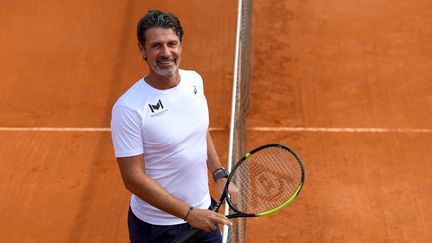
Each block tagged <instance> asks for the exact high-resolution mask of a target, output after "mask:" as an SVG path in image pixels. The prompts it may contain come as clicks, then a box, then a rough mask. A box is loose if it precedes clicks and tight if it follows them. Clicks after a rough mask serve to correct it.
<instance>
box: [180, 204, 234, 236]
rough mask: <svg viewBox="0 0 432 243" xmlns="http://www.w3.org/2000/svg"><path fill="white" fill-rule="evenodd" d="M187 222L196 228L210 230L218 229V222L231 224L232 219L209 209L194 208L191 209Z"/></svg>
mask: <svg viewBox="0 0 432 243" xmlns="http://www.w3.org/2000/svg"><path fill="white" fill-rule="evenodd" d="M187 222H188V223H189V224H190V225H191V226H192V227H194V228H197V229H200V230H203V231H205V232H210V231H214V230H216V225H217V224H223V225H228V226H231V222H230V220H229V219H228V218H227V217H225V216H224V215H222V214H219V213H216V212H213V211H210V210H208V209H194V210H192V211H191V213H190V215H189V217H188V220H187Z"/></svg>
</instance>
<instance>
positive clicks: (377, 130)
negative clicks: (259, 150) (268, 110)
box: [248, 127, 432, 133]
mask: <svg viewBox="0 0 432 243" xmlns="http://www.w3.org/2000/svg"><path fill="white" fill-rule="evenodd" d="M248 130H251V131H258V132H327V133H432V129H422V128H336V127H335V128H329V127H326V128H324V127H251V128H248Z"/></svg>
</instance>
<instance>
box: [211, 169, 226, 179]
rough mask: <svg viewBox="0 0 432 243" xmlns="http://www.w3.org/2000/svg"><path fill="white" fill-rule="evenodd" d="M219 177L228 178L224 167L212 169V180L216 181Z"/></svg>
mask: <svg viewBox="0 0 432 243" xmlns="http://www.w3.org/2000/svg"><path fill="white" fill-rule="evenodd" d="M220 178H228V171H227V170H226V169H225V168H224V167H220V168H219V169H216V170H215V171H213V179H214V181H217V180H219V179H220Z"/></svg>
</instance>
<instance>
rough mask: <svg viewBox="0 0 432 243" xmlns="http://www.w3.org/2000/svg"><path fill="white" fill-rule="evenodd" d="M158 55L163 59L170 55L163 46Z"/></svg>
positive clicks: (168, 50)
mask: <svg viewBox="0 0 432 243" xmlns="http://www.w3.org/2000/svg"><path fill="white" fill-rule="evenodd" d="M160 54H161V55H162V56H164V57H166V56H169V55H170V49H169V47H168V46H167V45H163V46H162V49H161V52H160Z"/></svg>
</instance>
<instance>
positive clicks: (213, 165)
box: [207, 132, 226, 195]
mask: <svg viewBox="0 0 432 243" xmlns="http://www.w3.org/2000/svg"><path fill="white" fill-rule="evenodd" d="M207 157H208V158H207V168H208V170H209V171H210V174H212V175H213V172H214V171H215V170H217V169H219V168H221V167H222V164H221V162H220V160H219V156H218V155H217V152H216V148H215V146H214V143H213V139H212V137H211V135H210V132H207ZM211 180H213V178H211ZM225 183H226V178H221V179H219V180H217V182H216V184H217V188H218V193H219V195H220V194H222V191H223V189H224V187H225Z"/></svg>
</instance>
